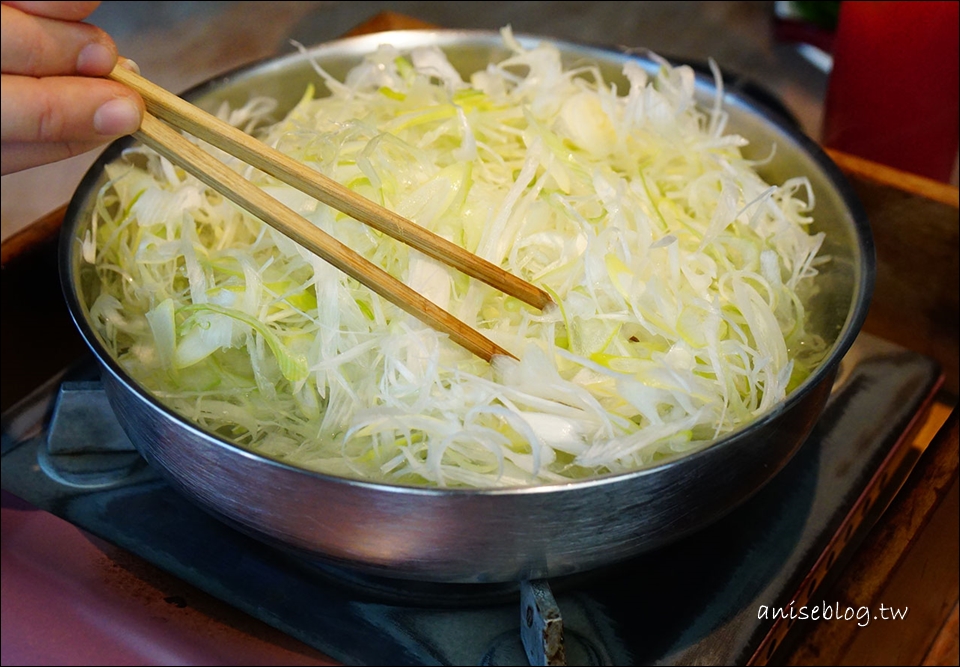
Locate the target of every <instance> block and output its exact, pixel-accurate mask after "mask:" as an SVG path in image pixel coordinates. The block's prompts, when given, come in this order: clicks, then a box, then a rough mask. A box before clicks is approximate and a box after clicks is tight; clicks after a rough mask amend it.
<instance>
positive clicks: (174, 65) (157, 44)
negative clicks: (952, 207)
mask: <svg viewBox="0 0 960 667" xmlns="http://www.w3.org/2000/svg"><path fill="white" fill-rule="evenodd" d="M853 4H898V3H853ZM903 4H914V5H915V4H922V3H903ZM943 4H947V5H956V4H957V3H943ZM839 6H840V3H836V2H816V3H805V2H597V1H594V2H516V1H514V2H492V1H484V2H455V3H454V2H355V1H354V2H142V1H140V2H111V1H109V0H108V1H107V2H104V3H103V4H102V5H101V7H100V8H99V9H97V10H96V12H95V13H94V14H93V15H92V16H91V17H90V22H91V23H94V24H96V25H98V26H100V27H102V28H103V29H104V30H106V31H107V32H108V33H110V34H111V35H112V36H113V38H114V39H115V41H116V42H117V44H118V47H119V49H120V52H121V53H122V54H123V55H125V56H127V57H129V58H132V59H134V60H136V61H137V63H138V64H139V65H140V68H141V70H142V72H143V74H144V75H145V76H146V77H148V78H150V79H152V80H154V81H156V82H157V83H159V84H160V85H162V86H164V87H166V88H168V89H169V90H172V91H174V92H178V93H179V92H183V91H185V90H187V89H188V88H190V87H191V86H193V85H195V84H197V83H200V82H202V81H204V80H206V79H208V78H210V77H212V76H214V75H217V74H220V73H222V72H225V71H227V70H230V69H232V68H235V67H238V66H240V65H244V64H247V63H251V62H254V61H257V60H260V59H262V58H267V57H270V56H274V55H280V54H286V53H290V52H292V50H293V49H294V47H293V45H292V43H291V40H296V41H298V42H301V43H303V44H305V45H307V46H309V45H312V44H317V43H320V42H324V41H329V40H332V39H335V38H337V37H339V36H341V35H343V34H344V33H346V32H348V31H349V30H351V29H352V28H354V27H356V26H358V25H360V24H361V23H363V22H364V21H367V20H368V19H370V18H372V17H374V16H376V15H377V14H378V13H381V12H384V11H392V12H397V13H402V14H406V15H407V16H411V17H414V18H417V19H420V20H422V21H426V22H429V23H432V24H435V25H438V26H442V27H447V28H479V29H490V30H497V29H499V28H501V27H503V26H506V25H510V26H512V28H513V30H514V32H517V33H529V34H533V35H542V36H545V37H554V38H559V39H565V40H571V41H578V42H584V43H588V44H593V45H599V46H606V47H611V48H618V49H629V48H648V49H651V50H653V51H655V52H656V53H659V54H660V55H662V56H664V57H667V58H669V59H672V60H676V61H682V62H689V63H692V64H703V63H706V61H707V59H709V58H713V59H714V60H715V61H716V62H717V64H718V65H719V66H720V67H721V69H722V70H723V71H724V73H725V75H726V76H727V77H729V81H728V85H730V84H732V85H734V86H737V87H740V88H748V89H750V90H752V91H754V92H757V93H758V94H761V95H762V94H769V95H770V96H771V99H772V100H774V101H776V102H777V103H779V104H781V105H782V109H783V111H784V113H785V114H787V115H789V116H791V117H792V119H793V120H795V121H796V122H797V123H798V124H799V126H800V128H801V129H802V130H803V131H804V132H805V133H807V134H808V135H809V136H811V137H813V138H814V139H816V140H818V141H819V140H821V138H822V133H823V114H824V103H825V98H826V95H827V91H828V83H829V79H830V72H831V68H832V66H833V64H832V58H831V49H832V47H833V44H832V39H833V35H834V32H835V28H836V23H837V14H838V7H839ZM951 26H952V27H951V28H950V30H952V31H953V33H954V34H955V33H956V20H954V21H953V22H952V24H951ZM954 78H955V77H954ZM952 86H953V89H956V87H957V86H956V84H955V83H953V84H952ZM951 123H952V125H953V126H954V127H955V126H956V113H955V112H954V113H953V115H952V117H951ZM954 137H955V135H954ZM950 150H952V151H953V152H952V153H951V155H953V154H955V152H956V141H955V139H954V140H953V148H952V149H950ZM98 153H99V151H95V152H93V153H89V154H86V155H82V156H78V157H75V158H73V159H71V160H66V161H63V162H60V163H56V164H54V165H47V166H43V167H37V168H34V169H31V170H27V171H25V172H21V173H19V174H12V175H8V176H4V177H3V179H2V237H3V239H6V238H7V237H9V236H10V235H11V234H13V233H14V232H16V231H17V230H19V229H21V228H22V227H23V226H25V225H27V224H29V223H30V222H32V221H34V220H35V219H37V218H38V217H40V216H42V215H44V214H45V213H47V212H49V211H51V210H53V209H55V208H57V207H58V206H60V205H62V204H64V203H66V202H67V201H68V200H69V198H70V196H71V195H72V193H73V191H74V189H75V188H76V186H77V185H78V183H79V181H80V179H81V178H82V176H83V174H84V173H85V172H86V170H87V169H88V168H89V166H90V164H91V163H92V162H93V160H94V159H95V158H96V156H97V154H98ZM954 162H955V161H954ZM951 164H954V163H951ZM948 178H952V180H953V182H954V183H956V167H955V164H954V166H953V170H952V174H948Z"/></svg>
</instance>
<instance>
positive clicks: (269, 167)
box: [109, 65, 552, 361]
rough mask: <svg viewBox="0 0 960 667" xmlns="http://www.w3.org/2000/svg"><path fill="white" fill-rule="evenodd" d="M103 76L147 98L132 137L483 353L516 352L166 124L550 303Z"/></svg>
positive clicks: (342, 191) (423, 248)
mask: <svg viewBox="0 0 960 667" xmlns="http://www.w3.org/2000/svg"><path fill="white" fill-rule="evenodd" d="M109 77H110V78H111V79H113V80H114V81H119V82H120V83H123V84H125V85H127V86H129V87H131V88H133V89H134V90H136V91H137V92H138V93H140V96H141V97H143V100H144V102H145V103H146V106H147V113H146V114H144V117H143V122H142V123H141V125H140V130H139V131H138V132H136V133H135V134H134V137H135V138H137V139H138V140H140V141H142V142H143V143H144V144H146V145H147V146H149V147H150V148H152V149H154V150H155V151H157V152H158V153H160V154H161V155H163V156H164V157H166V158H167V159H168V160H170V161H171V162H173V163H174V164H176V165H178V166H179V167H181V168H182V169H184V170H185V171H187V172H188V173H190V174H192V175H193V176H195V177H196V178H198V179H199V180H200V181H202V182H203V183H205V184H206V185H208V186H209V187H211V188H213V189H214V190H216V191H217V192H219V193H220V194H221V195H223V196H224V197H226V198H228V199H230V200H231V201H233V202H234V203H236V204H237V205H239V206H241V207H242V208H244V209H246V210H247V211H249V212H250V213H252V214H253V215H255V216H256V217H258V218H260V219H261V220H263V221H264V222H266V223H268V224H270V225H271V226H273V227H274V228H276V229H277V230H279V231H280V232H281V233H283V234H285V235H286V236H288V237H289V238H291V239H293V240H294V241H296V242H297V243H299V244H300V245H302V246H303V247H305V248H307V249H308V250H310V251H311V252H313V253H315V254H316V255H318V256H319V257H320V258H322V259H324V260H326V261H327V262H329V263H330V264H332V265H334V266H335V267H337V268H338V269H340V270H341V271H343V272H344V273H346V274H347V275H348V276H350V277H352V278H354V279H356V280H357V281H358V282H360V283H362V284H363V285H365V286H367V287H368V288H370V289H371V290H373V291H374V292H376V293H377V294H379V295H380V296H382V297H383V298H385V299H387V300H388V301H390V302H391V303H393V304H395V305H396V306H398V307H400V308H402V309H403V310H404V311H406V312H407V313H409V314H410V315H412V316H414V317H416V318H417V319H419V320H420V321H422V322H424V323H425V324H427V325H429V326H431V327H433V328H434V329H436V330H438V331H441V332H444V333H446V334H448V335H449V336H450V338H451V340H453V341H454V342H456V343H457V344H459V345H461V346H463V347H464V348H466V349H467V350H469V351H470V352H473V353H474V354H476V355H477V356H479V357H481V358H483V359H485V360H486V361H491V360H492V358H493V357H494V356H496V355H506V356H510V357H513V356H514V355H512V354H510V353H509V352H507V351H506V350H504V349H503V348H502V347H500V346H499V345H497V344H496V343H494V342H493V341H491V340H489V339H488V338H486V337H485V336H483V335H482V334H480V333H479V332H478V331H476V330H475V329H473V328H472V327H470V326H468V325H467V324H465V323H464V322H462V321H460V320H458V319H457V318H455V317H454V316H453V315H451V314H450V313H448V312H447V311H445V310H443V309H442V308H440V307H439V306H437V305H436V304H434V303H433V302H432V301H430V300H428V299H426V298H424V297H423V296H422V295H420V294H418V293H417V292H415V291H414V290H413V289H411V288H410V287H408V286H407V285H405V284H404V283H402V282H401V281H399V280H397V279H396V278H394V277H393V276H391V275H390V274H389V273H387V272H386V271H384V270H383V269H381V268H380V267H378V266H377V265H375V264H373V263H372V262H370V261H368V260H367V259H366V258H364V257H363V256H362V255H360V254H359V253H357V252H356V251H354V250H351V249H350V248H348V247H347V246H345V245H344V244H342V243H341V242H340V241H338V240H337V239H335V238H333V237H332V236H330V235H329V234H327V233H326V232H324V231H323V230H321V229H319V228H317V227H316V226H314V225H313V224H312V223H310V222H309V221H308V220H305V219H304V218H302V217H301V216H300V215H298V214H297V213H296V212H294V211H293V210H291V209H289V208H287V207H286V206H284V205H283V204H281V203H280V202H279V201H277V200H276V199H274V198H273V197H271V196H270V195H268V194H266V193H265V192H264V191H263V190H261V189H260V188H258V187H256V186H255V185H253V184H252V183H250V182H249V181H247V180H246V179H245V178H243V177H242V176H240V175H239V174H238V173H237V172H235V171H234V170H232V169H230V168H229V167H227V166H226V165H225V164H223V163H222V162H220V161H219V160H217V159H216V158H214V157H213V156H212V155H210V154H209V153H207V152H206V151H204V150H202V149H201V148H199V147H198V146H196V145H195V144H193V143H192V142H190V141H189V140H187V139H186V138H185V137H183V136H182V135H181V134H180V133H179V132H178V131H177V130H175V129H174V128H173V127H170V125H172V126H174V127H176V128H180V129H181V130H184V131H185V132H188V133H190V134H192V135H194V136H196V137H198V138H200V139H203V140H204V141H206V142H208V143H209V144H211V145H213V146H216V147H217V148H219V149H221V150H223V151H224V152H226V153H229V154H231V155H233V156H235V157H237V158H239V159H240V160H243V161H244V162H246V163H247V164H250V165H252V166H254V167H256V168H257V169H260V170H262V171H264V172H266V173H267V174H270V175H271V176H273V177H274V178H277V179H278V180H281V181H283V182H285V183H287V184H289V185H291V186H293V187H295V188H297V189H298V190H300V191H302V192H304V193H306V194H308V195H310V196H311V197H313V198H315V199H317V200H318V201H320V202H322V203H324V204H327V205H329V206H331V207H332V208H334V209H336V210H338V211H342V212H343V213H346V214H347V215H349V216H351V217H353V218H355V219H357V220H359V221H360V222H363V223H366V224H368V225H370V226H371V227H374V228H375V229H377V230H379V231H381V232H383V233H384V234H388V235H390V236H392V237H393V238H395V239H397V240H398V241H402V242H403V243H406V244H408V245H410V246H411V247H413V248H416V249H417V250H419V251H420V252H423V253H424V254H426V255H428V256H430V257H432V258H434V259H436V260H438V261H440V262H443V263H445V264H448V265H449V266H452V267H454V268H456V269H458V270H460V271H462V272H463V273H465V274H467V275H469V276H471V277H473V278H477V279H479V280H482V281H484V282H485V283H487V284H488V285H491V286H493V287H495V288H497V289H499V290H501V291H502V292H504V293H506V294H509V295H511V296H514V297H516V298H518V299H520V300H521V301H524V302H525V303H528V304H530V305H532V306H534V307H535V308H538V309H543V308H544V307H546V306H547V305H548V304H550V303H552V301H551V299H550V297H549V295H548V294H547V293H546V292H544V291H543V290H541V289H540V288H538V287H536V286H534V285H532V284H530V283H528V282H526V281H524V280H521V279H520V278H518V277H516V276H514V275H513V274H511V273H509V272H507V271H504V270H503V269H501V268H500V267H498V266H496V265H495V264H492V263H490V262H488V261H486V260H484V259H482V258H480V257H477V256H476V255H474V254H472V253H470V252H468V251H466V250H464V249H463V248H461V247H460V246H458V245H456V244H455V243H452V242H450V241H448V240H446V239H444V238H442V237H440V236H437V235H436V234H434V233H432V232H430V231H428V230H427V229H424V228H423V227H421V226H419V225H417V224H416V223H413V222H411V221H409V220H407V219H406V218H404V217H402V216H400V215H397V214H396V213H394V212H393V211H391V210H389V209H387V208H384V207H383V206H380V205H378V204H376V203H374V202H372V201H370V200H369V199H366V198H365V197H362V196H360V195H358V194H356V193H355V192H353V191H351V190H349V189H347V188H345V187H344V186H342V185H340V184H339V183H337V182H336V181H334V180H333V179H331V178H329V177H327V176H324V175H323V174H321V173H320V172H318V171H315V170H313V169H310V168H309V167H307V166H305V165H303V164H301V163H299V162H297V161H296V160H293V159H292V158H290V157H288V156H286V155H284V154H283V153H281V152H280V151H277V150H276V149H274V148H272V147H270V146H267V145H266V144H264V143H262V142H260V141H258V140H256V139H254V138H253V137H251V136H250V135H248V134H246V133H245V132H243V131H241V130H239V129H237V128H235V127H233V126H232V125H229V124H227V123H225V122H223V121H221V120H220V119H218V118H217V117H216V116H213V115H212V114H209V113H207V112H205V111H203V110H202V109H200V108H198V107H196V106H194V105H192V104H190V103H189V102H187V101H185V100H183V99H181V98H179V97H177V96H176V95H174V94H173V93H170V92H168V91H167V90H165V89H163V88H161V87H160V86H158V85H156V84H154V83H153V82H151V81H148V80H147V79H144V78H143V77H141V76H140V75H138V74H135V73H134V72H132V71H130V70H128V69H125V68H123V67H121V66H119V65H118V66H117V67H116V68H115V69H114V70H113V72H111V74H110V75H109ZM162 121H166V123H169V124H170V125H167V124H165V123H164V122H162Z"/></svg>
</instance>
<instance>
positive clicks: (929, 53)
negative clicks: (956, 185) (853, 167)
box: [822, 1, 960, 182]
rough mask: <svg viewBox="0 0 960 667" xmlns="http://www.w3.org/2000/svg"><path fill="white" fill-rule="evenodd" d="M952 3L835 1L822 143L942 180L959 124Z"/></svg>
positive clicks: (959, 65) (959, 68)
mask: <svg viewBox="0 0 960 667" xmlns="http://www.w3.org/2000/svg"><path fill="white" fill-rule="evenodd" d="M958 9H960V3H958V2H862V1H861V2H843V3H842V4H841V5H840V19H839V24H838V26H837V33H836V36H835V39H834V43H833V70H832V72H831V74H830V81H829V84H828V89H827V97H826V103H825V107H824V122H823V136H822V142H823V144H824V145H826V146H829V147H831V148H836V149H838V150H841V151H844V152H847V153H852V154H854V155H859V156H860V157H863V158H867V159H869V160H873V161H875V162H880V163H883V164H886V165H889V166H891V167H895V168H897V169H902V170H904V171H909V172H912V173H915V174H920V175H921V176H926V177H928V178H933V179H936V180H938V181H944V182H949V180H950V176H951V173H952V171H953V167H954V163H955V161H956V159H957V147H958V139H960V136H958V133H960V131H958V123H960V119H958V116H960V46H958V43H960V38H958V35H960V28H958Z"/></svg>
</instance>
